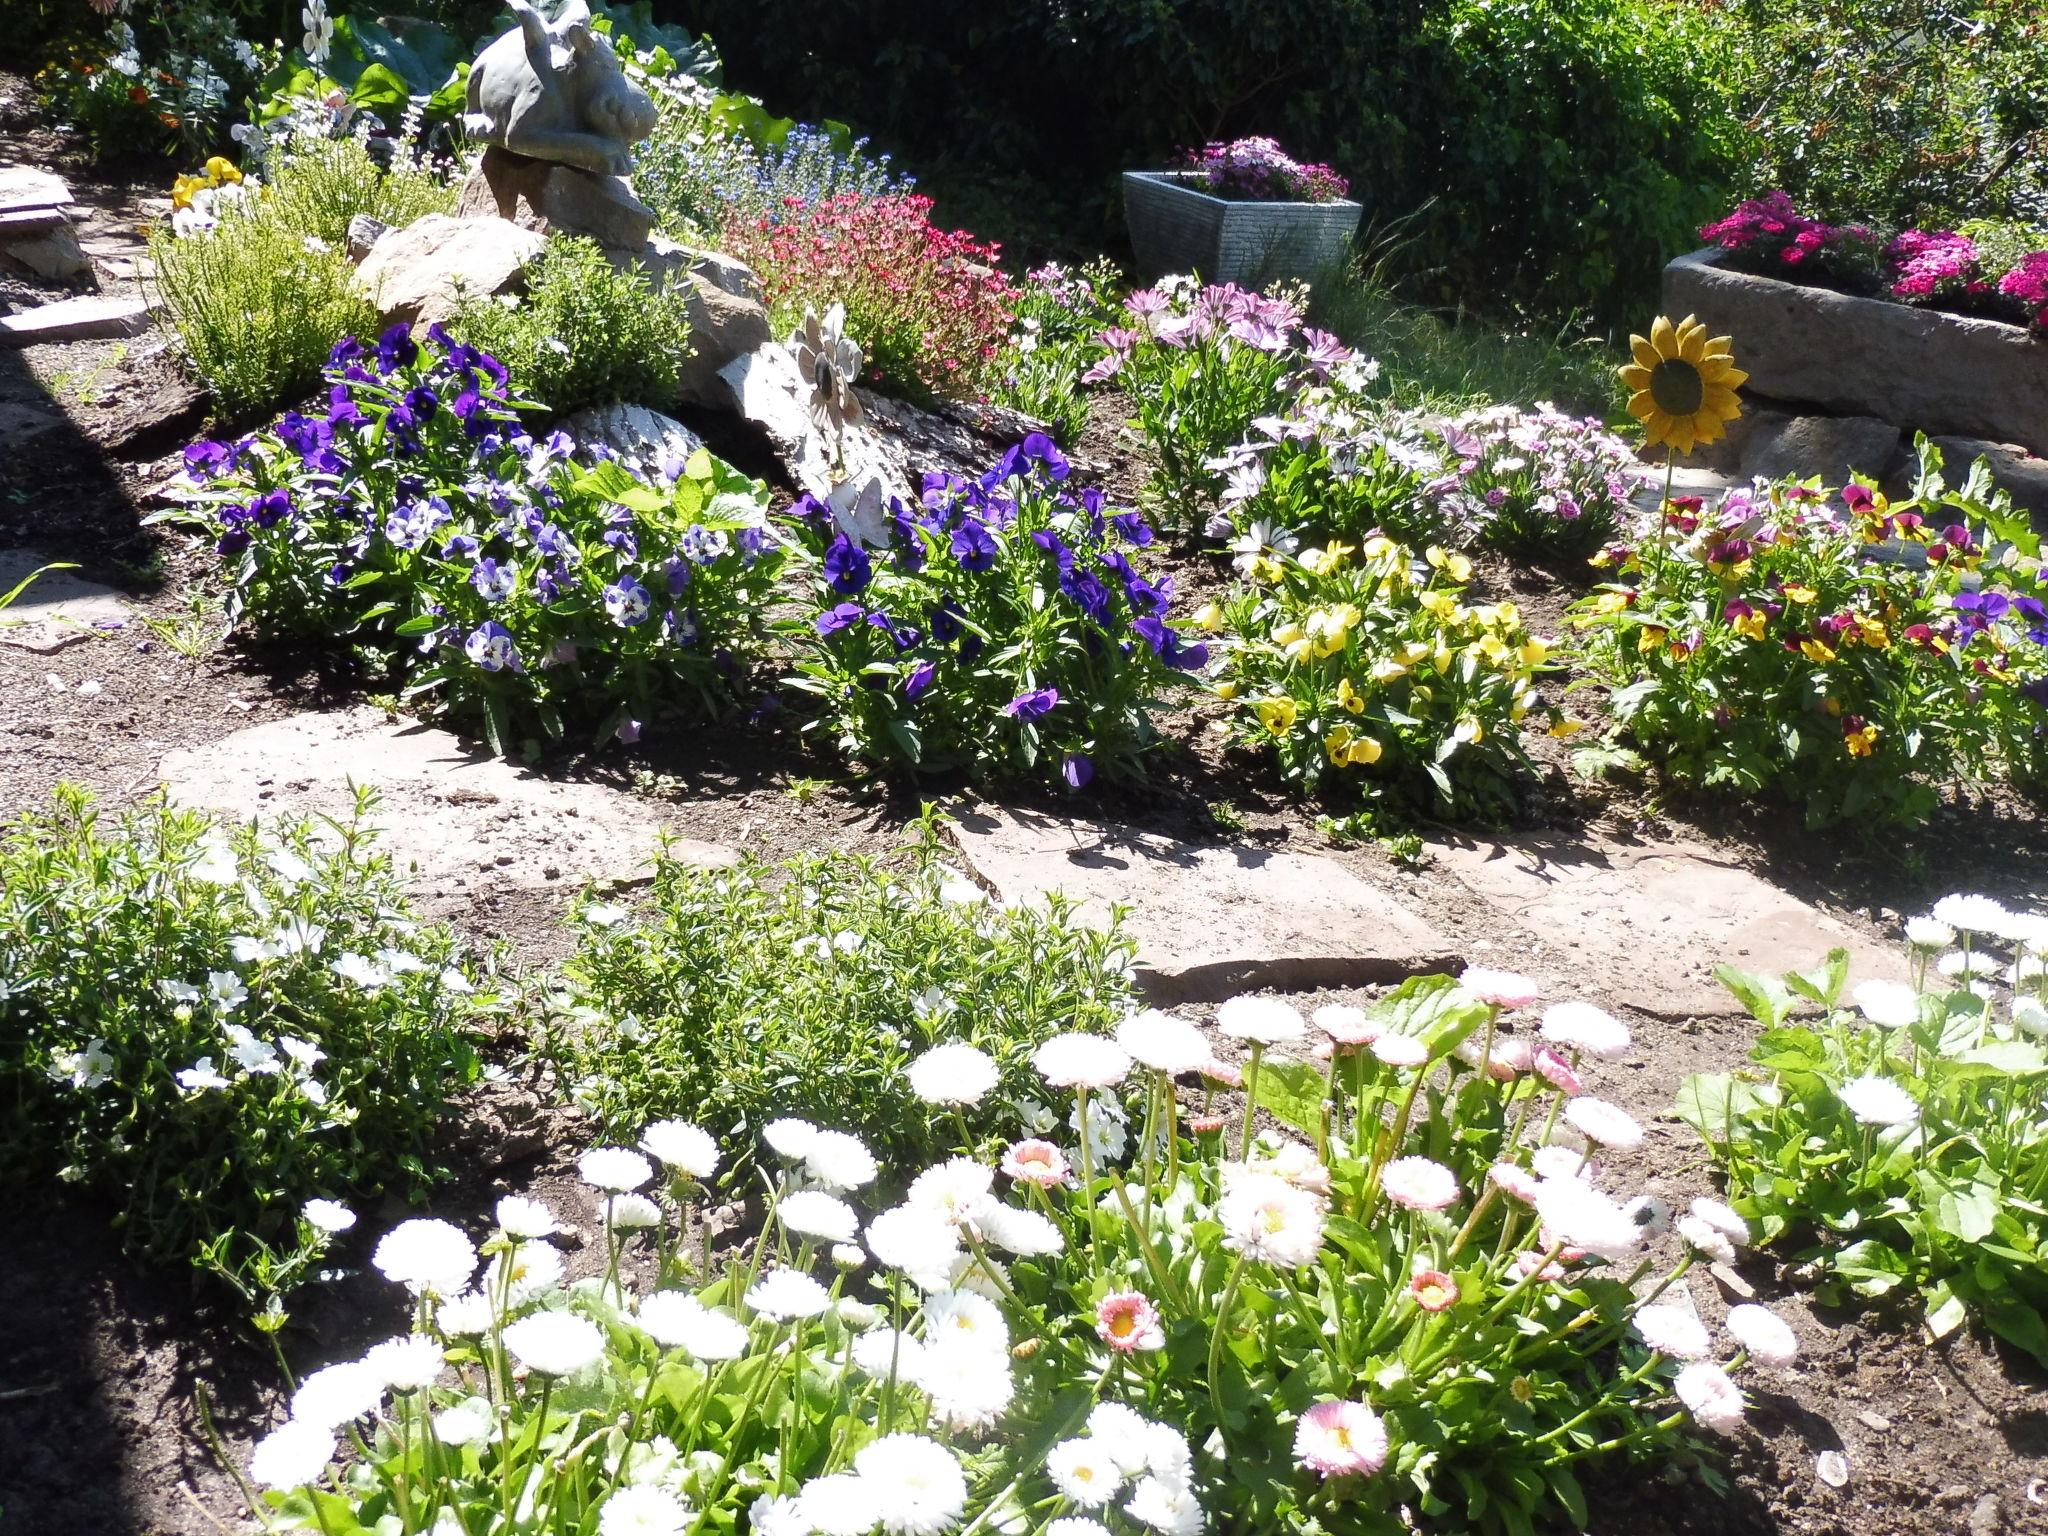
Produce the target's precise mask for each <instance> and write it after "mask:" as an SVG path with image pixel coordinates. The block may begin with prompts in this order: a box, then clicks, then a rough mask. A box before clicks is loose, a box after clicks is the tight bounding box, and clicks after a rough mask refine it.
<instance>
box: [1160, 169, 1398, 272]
mask: <svg viewBox="0 0 2048 1536" xmlns="http://www.w3.org/2000/svg"><path fill="white" fill-rule="evenodd" d="M1201 180H1202V175H1201V173H1200V172H1199V171H1125V172H1124V223H1125V224H1126V225H1127V226H1128V227H1129V229H1130V232H1131V250H1132V251H1133V252H1134V253H1135V254H1136V256H1137V258H1138V269H1139V271H1141V272H1142V273H1144V275H1145V276H1146V277H1148V278H1157V277H1164V276H1166V275H1167V274H1168V273H1171V272H1199V273H1200V274H1201V275H1202V277H1203V279H1204V280H1205V281H1207V282H1211V283H1236V284H1238V285H1239V286H1240V287H1245V288H1260V287H1264V286H1265V285H1266V284H1268V283H1271V282H1276V281H1278V280H1280V279H1283V278H1300V279H1303V280H1305V281H1308V282H1314V281H1315V280H1316V279H1317V278H1320V277H1325V276H1328V275H1329V274H1330V273H1331V272H1333V271H1335V270H1337V269H1338V268H1340V267H1342V266H1343V264H1344V260H1345V257H1346V256H1347V255H1348V254H1349V251H1350V246H1351V235H1352V232H1353V231H1354V230H1356V229H1357V228H1358V218H1359V214H1360V212H1361V211H1362V210H1361V209H1360V207H1359V205H1358V204H1357V203H1354V202H1350V201H1348V200H1345V201H1339V202H1334V203H1255V202H1237V201H1232V200H1231V199H1229V198H1222V197H1215V196H1212V195H1211V194H1209V193H1208V192H1206V191H1203V190H1202V189H1201V188H1200V187H1199V186H1198V185H1197V184H1198V183H1199V182H1200V181H1201Z"/></svg>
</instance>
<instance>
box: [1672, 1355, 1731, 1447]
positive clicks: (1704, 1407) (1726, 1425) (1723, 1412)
mask: <svg viewBox="0 0 2048 1536" xmlns="http://www.w3.org/2000/svg"><path fill="white" fill-rule="evenodd" d="M1672 1390H1674V1391H1675V1392H1676V1393H1677V1394H1678V1400H1679V1401H1680V1402H1681V1403H1683V1404H1685V1409H1686V1412H1688V1413H1690V1414H1691V1415H1692V1416H1693V1418H1694V1419H1695V1420H1696V1421H1697V1422H1698V1423H1699V1424H1701V1425H1702V1426H1703V1427H1705V1428H1707V1429H1711V1430H1713V1431H1714V1433H1716V1434H1718V1435H1732V1434H1734V1433H1735V1432H1736V1431H1737V1430H1738V1429H1740V1428H1742V1419H1743V1413H1744V1407H1743V1402H1742V1392H1741V1389H1740V1388H1738V1387H1737V1386H1736V1385H1735V1383H1734V1382H1732V1381H1730V1380H1729V1379H1728V1373H1727V1372H1726V1371H1724V1370H1722V1369H1721V1367H1719V1366H1718V1365H1713V1364H1710V1363H1709V1362H1707V1361H1704V1360H1699V1361H1695V1362H1694V1363H1693V1364H1691V1365H1688V1366H1687V1367H1685V1369H1683V1370H1682V1371H1680V1372H1679V1373H1678V1379H1677V1380H1676V1381H1674V1382H1673V1383H1672Z"/></svg>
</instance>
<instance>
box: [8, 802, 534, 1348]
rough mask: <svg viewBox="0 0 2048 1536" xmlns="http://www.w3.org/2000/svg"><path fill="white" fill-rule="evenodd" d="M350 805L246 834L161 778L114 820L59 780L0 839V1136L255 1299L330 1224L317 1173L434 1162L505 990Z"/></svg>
mask: <svg viewBox="0 0 2048 1536" xmlns="http://www.w3.org/2000/svg"><path fill="white" fill-rule="evenodd" d="M369 809H370V805H369V802H368V801H367V800H364V801H361V802H359V805H358V809H357V814H356V816H354V817H352V818H348V819H341V820H337V821H334V822H331V823H330V822H321V823H317V824H316V823H312V822H291V823H280V824H278V825H277V826H276V827H275V828H272V829H267V830H265V831H263V832H262V833H261V835H259V832H258V830H257V829H256V828H255V827H254V826H253V825H251V826H244V827H233V826H229V825H223V824H219V823H216V822H214V821H212V820H211V819H210V818H208V817H207V816H205V815H203V814H200V813H198V812H192V811H185V810H179V809H174V808H172V807H170V806H167V805H165V804H164V803H162V802H161V801H156V802H151V803H148V804H146V805H144V806H142V807H140V808H138V809H136V810H133V811H131V812H128V813H126V814H124V815H123V816H121V817H120V818H119V819H118V820H116V821H112V822H111V823H109V822H107V821H105V820H103V818H102V817H101V815H100V813H99V812H98V811H97V810H96V809H95V808H94V806H93V803H92V801H91V798H90V797H89V796H88V795H87V794H86V793H85V792H84V791H82V790H78V789H74V788H71V787H68V786H67V787H62V788H60V789H59V790H58V791H57V794H56V798H55V801H54V803H53V804H52V805H51V806H50V807H49V808H48V809H47V810H44V811H40V812H36V813H33V814H30V815H27V816H25V817H23V818H22V819H21V820H20V821H19V822H18V823H17V824H16V825H15V827H14V828H13V829H12V830H11V831H10V832H9V833H8V834H7V836H6V837H5V839H4V840H0V1039H4V1040H5V1041H6V1042H7V1049H6V1050H5V1051H4V1052H0V1084H4V1091H5V1092H6V1094H7V1097H8V1101H9V1103H10V1104H11V1105H13V1106H14V1112H13V1113H12V1114H11V1115H10V1116H9V1117H8V1121H7V1125H6V1128H5V1130H4V1131H0V1162H4V1163H5V1164H6V1166H8V1167H9V1168H10V1169H15V1170H20V1171H21V1173H22V1174H23V1175H25V1176H34V1177H38V1178H54V1179H56V1180H57V1181H59V1182H60V1183H63V1184H69V1185H76V1186H78V1187H80V1188H82V1189H84V1190H88V1191H90V1192H91V1193H92V1194H93V1195H94V1196H95V1197H97V1198H99V1199H101V1200H103V1201H104V1202H106V1203H107V1204H108V1205H109V1206H111V1207H112V1209H113V1210H114V1212H115V1213H116V1220H117V1222H118V1223H119V1224H120V1226H121V1229H122V1232H123V1236H124V1238H125V1240H126V1241H127V1243H128V1244H129V1245H130V1246H131V1247H132V1248H134V1249H136V1250H137V1251H140V1252H142V1253H144V1254H147V1255H149V1256H151V1257H153V1258H159V1259H170V1260H181V1259H190V1260H192V1261H193V1262H194V1263H197V1264H199V1265H200V1266H201V1267H203V1268H205V1269H208V1270H211V1271H213V1272H215V1273H216V1274H218V1275H220V1276H221V1277H222V1278H223V1279H225V1280H227V1281H228V1282H229V1283H230V1284H232V1285H234V1286H236V1287H238V1288H240V1289H241V1290H242V1291H243V1292H244V1294H245V1295H246V1296H247V1298H248V1299H249V1301H250V1302H251V1304H252V1305H253V1306H256V1307H258V1308H260V1309H262V1311H263V1314H264V1318H265V1321H266V1323H267V1324H276V1323H281V1322H282V1321H283V1317H282V1314H281V1312H280V1311H279V1310H278V1307H277V1303H276V1298H278V1297H279V1296H281V1295H282V1293H284V1292H285V1291H287V1290H289V1289H290V1288H291V1286H292V1285H293V1284H294V1283H296V1282H297V1281H299V1280H301V1279H303V1278H305V1275H306V1272H307V1267H308V1265H309V1264H310V1263H311V1262H312V1261H313V1260H314V1259H315V1258H317V1257H318V1255H319V1253H320V1252H321V1251H322V1250H323V1249H324V1248H325V1246H326V1243H327V1239H328V1238H329V1237H330V1236H331V1235H332V1234H333V1233H334V1232H336V1231H339V1230H342V1229H343V1228H344V1227H345V1226H346V1225H347V1224H348V1221H349V1218H348V1216H347V1212H346V1211H345V1210H340V1209H339V1208H338V1207H336V1206H334V1205H333V1204H332V1203H331V1202H332V1197H336V1196H349V1195H353V1194H356V1193H363V1194H368V1193H375V1192H379V1191H381V1190H385V1189H391V1190H394V1191H396V1192H399V1193H402V1194H403V1193H411V1192H413V1191H415V1190H416V1189H418V1188H419V1187H421V1186H422V1185H423V1184H424V1183H425V1182H426V1181H427V1180H428V1178H429V1177H430V1170H429V1162H428V1160H429V1158H430V1156H431V1152H432V1146H433V1133H434V1126H435V1122H436V1120H437V1118H438V1116H439V1114H440V1111H441V1107H442V1105H443V1103H444V1102H445V1101H446V1100H447V1099H448V1098H449V1096H450V1095H451V1094H453V1093H455V1092H456V1091H457V1090H459V1089H461V1088H463V1087H465V1086H466V1085H468V1084H470V1083H472V1082H474V1081H475V1080H476V1079H477V1077H478V1076H479V1074H480V1072H481V1064H480V1062H479V1059H478V1056H477V1052H476V1049H475V1043H474V1042H475V1037H476V1035H477V1033H478V1032H479V1028H480V1024H481V1022H482V1021H483V1020H484V1019H485V1018H486V1017H487V1016H488V1013H489V1011H491V1010H493V1009H494V1008H495V1006H496V1005H497V1003H498V1001H499V994H498V990H497V987H496V984H495V982H494V981H493V980H492V978H491V976H490V974H489V971H488V968H487V967H486V966H482V965H480V964H479V962H478V961H477V960H475V959H474V958H469V957H465V956H464V955H463V954H462V953H461V952H460V950H459V949H458V947H457V944H456V941H455V939H454V937H453V936H452V935H451V934H450V933H449V932H448V930H446V929H445V928H442V927H439V926H435V925H428V924H423V923H420V922H418V921H416V920H415V919H414V918H413V917H412V915H411V912H410V909H409V907H408V905H407V902H406V899H405V896H404V894H403V891H402V889H401V887H400V886H399V884H398V882H397V881H396V879H395V878H394V877H393V875H392V873H391V871H390V867H389V864H388V861H387V860H386V859H385V858H384V857H383V856H382V855H380V854H378V853H377V852H376V851H375V848H374V846H373V842H372V838H373V834H372V833H371V832H370V831H369V830H368V828H367V827H366V826H365V824H364V822H363V821H362V819H361V818H362V816H363V815H364V814H366V813H367V812H368V810H369ZM309 1202H310V1203H309ZM337 1210H339V1214H336V1212H337Z"/></svg>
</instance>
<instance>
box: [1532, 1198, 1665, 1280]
mask: <svg viewBox="0 0 2048 1536" xmlns="http://www.w3.org/2000/svg"><path fill="white" fill-rule="evenodd" d="M1536 1214H1537V1215H1538V1216H1540V1217H1542V1218H1543V1224H1544V1226H1546V1227H1548V1228H1549V1229H1550V1232H1551V1234H1552V1236H1553V1238H1554V1239H1555V1240H1557V1241H1561V1242H1563V1243H1565V1244H1567V1245H1568V1246H1570V1247H1573V1248H1583V1249H1585V1250H1586V1251H1587V1252H1588V1253H1590V1254H1593V1255H1595V1256H1596V1257H1599V1258H1602V1259H1605V1260H1607V1261H1608V1262H1609V1263H1618V1262H1620V1261H1621V1260H1623V1259H1626V1258H1628V1257H1630V1256H1631V1255H1633V1254H1634V1253H1635V1252H1636V1250H1637V1249H1638V1247H1639V1246H1640V1245H1641V1241H1642V1232H1641V1230H1640V1229H1639V1228H1638V1227H1637V1226H1636V1224H1635V1223H1634V1222H1633V1221H1631V1220H1630V1219H1629V1215H1628V1212H1626V1211H1624V1210H1623V1209H1622V1208H1621V1207H1620V1206H1619V1205H1617V1204H1615V1203H1614V1201H1613V1200H1611V1199H1609V1198H1608V1197H1607V1196H1606V1195H1604V1194H1602V1193H1601V1192H1600V1191H1599V1190H1597V1189H1595V1188H1593V1186H1592V1185H1590V1184H1588V1183H1587V1182H1586V1181H1585V1180H1584V1179H1545V1180H1544V1181H1543V1183H1542V1185H1541V1186H1540V1187H1539V1188H1538V1189H1537V1191H1536Z"/></svg>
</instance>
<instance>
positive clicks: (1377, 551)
mask: <svg viewBox="0 0 2048 1536" xmlns="http://www.w3.org/2000/svg"><path fill="white" fill-rule="evenodd" d="M1398 549H1399V546H1398V545H1396V544H1395V543H1394V541H1393V540H1392V539H1390V538H1388V537H1387V536H1386V535H1385V534H1383V533H1376V534H1374V535H1373V536H1372V537H1371V538H1369V539H1367V540H1366V541H1365V546H1364V548H1363V549H1362V550H1360V553H1361V554H1363V555H1364V556H1365V558H1366V559H1368V560H1375V561H1377V560H1384V559H1386V558H1387V557H1388V556H1389V555H1392V554H1394V553H1396V552H1397V551H1398Z"/></svg>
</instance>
